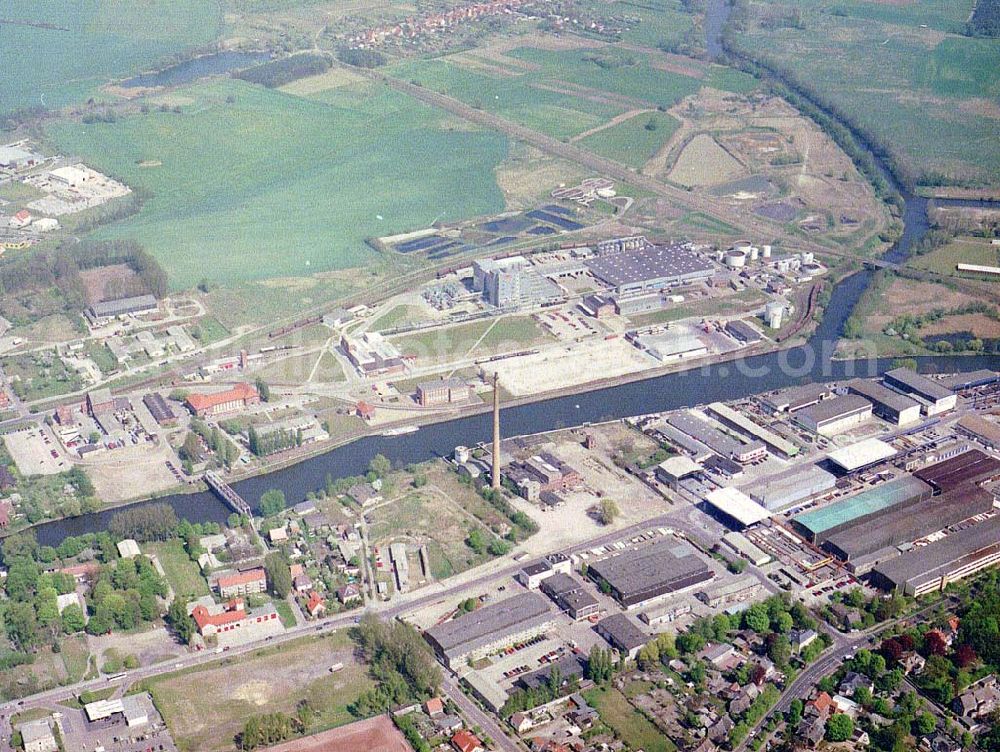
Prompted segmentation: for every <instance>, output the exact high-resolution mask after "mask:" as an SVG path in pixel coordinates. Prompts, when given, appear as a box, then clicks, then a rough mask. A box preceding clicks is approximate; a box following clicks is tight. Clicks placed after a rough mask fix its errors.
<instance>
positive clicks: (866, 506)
mask: <svg viewBox="0 0 1000 752" xmlns="http://www.w3.org/2000/svg"><path fill="white" fill-rule="evenodd" d="M932 493H933V489H932V488H931V487H930V486H929V485H927V484H926V483H924V482H923V481H921V480H920V479H918V478H912V477H909V476H907V477H903V478H897V479H895V480H891V481H889V482H887V483H883V484H881V485H879V486H875V487H874V488H871V489H869V490H867V491H862V492H861V493H859V494H857V495H855V496H851V497H848V498H846V499H843V500H841V501H836V502H834V503H833V504H828V505H826V506H825V507H820V508H819V509H812V510H810V511H808V512H803V513H802V514H799V515H796V516H795V517H793V518H792V527H794V528H795V529H796V530H797V531H798V532H799V533H800V534H802V535H804V536H805V537H806V538H807V539H808V540H810V541H811V542H813V543H822V542H823V541H825V540H826V539H827V538H829V537H830V536H831V535H834V534H835V533H838V532H840V531H841V530H843V529H845V528H847V527H851V526H853V525H856V524H858V523H862V522H867V521H869V520H872V519H874V518H875V517H877V516H879V515H881V514H882V513H883V512H885V510H887V509H889V508H890V507H895V506H898V505H912V504H915V503H916V502H918V501H921V500H923V499H929V498H930V497H931V495H932Z"/></svg>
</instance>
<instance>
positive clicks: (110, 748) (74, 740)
mask: <svg viewBox="0 0 1000 752" xmlns="http://www.w3.org/2000/svg"><path fill="white" fill-rule="evenodd" d="M143 704H144V706H145V708H146V711H147V713H148V716H149V723H147V724H144V725H142V726H136V727H133V728H129V727H128V726H127V725H126V723H125V719H124V718H123V717H122V716H121V715H120V714H116V715H113V716H111V718H108V719H106V720H103V721H96V722H94V723H91V722H90V721H88V720H87V716H86V715H85V713H84V711H83V710H71V709H64V710H63V711H62V713H61V717H59V718H58V721H59V724H60V726H61V727H62V738H63V749H64V750H65V752H93V751H94V750H96V749H100V748H102V747H103V748H104V749H105V750H107V752H177V746H176V745H175V744H174V740H173V738H172V737H171V736H170V732H169V731H168V730H167V728H166V726H165V725H164V723H163V719H162V718H160V714H159V713H157V712H156V709H155V708H154V707H153V703H152V701H151V700H149V696H148V695H146V696H145V701H144V703H143Z"/></svg>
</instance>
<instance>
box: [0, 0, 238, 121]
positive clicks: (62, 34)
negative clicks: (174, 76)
mask: <svg viewBox="0 0 1000 752" xmlns="http://www.w3.org/2000/svg"><path fill="white" fill-rule="evenodd" d="M2 13H3V17H4V18H12V19H18V20H25V21H32V22H36V23H48V24H52V25H54V26H59V27H63V28H64V29H66V30H65V31H64V30H62V29H46V28H38V27H34V26H22V25H13V24H5V25H4V26H3V29H2V32H0V44H2V45H3V48H4V49H5V50H7V51H8V52H10V53H14V51H16V54H7V55H4V57H3V64H2V65H0V92H3V95H2V96H0V115H2V114H4V113H8V112H12V111H14V110H18V109H21V108H25V107H34V106H38V105H41V106H46V107H50V108H52V107H61V106H63V105H65V104H69V103H71V102H78V101H82V100H83V99H86V98H87V97H89V96H92V95H94V94H95V93H96V92H97V89H98V88H99V87H100V86H101V85H103V84H105V83H107V82H108V80H109V79H110V78H113V77H124V76H128V75H131V74H134V73H139V72H141V71H143V70H148V69H150V68H152V67H154V66H155V65H156V64H158V63H160V62H163V61H164V59H166V58H168V57H169V56H171V55H174V54H176V53H178V52H181V51H183V50H185V49H189V48H192V47H197V46H200V45H204V44H207V43H208V42H211V41H212V40H213V39H214V38H215V37H216V35H217V34H218V33H219V32H220V31H221V25H222V9H221V7H220V4H219V2H218V1H217V0H141V1H137V0H60V1H59V2H38V0H6V2H5V3H4V4H3V10H2Z"/></svg>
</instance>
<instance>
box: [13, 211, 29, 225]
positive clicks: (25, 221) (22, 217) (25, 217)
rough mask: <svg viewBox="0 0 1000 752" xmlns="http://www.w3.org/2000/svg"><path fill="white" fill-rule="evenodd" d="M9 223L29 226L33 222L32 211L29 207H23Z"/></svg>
mask: <svg viewBox="0 0 1000 752" xmlns="http://www.w3.org/2000/svg"><path fill="white" fill-rule="evenodd" d="M8 224H9V225H10V226H11V227H27V226H28V225H29V224H31V212H29V211H28V210H27V209H21V211H19V212H17V214H15V215H14V216H13V217H11V218H10V219H9V220H8Z"/></svg>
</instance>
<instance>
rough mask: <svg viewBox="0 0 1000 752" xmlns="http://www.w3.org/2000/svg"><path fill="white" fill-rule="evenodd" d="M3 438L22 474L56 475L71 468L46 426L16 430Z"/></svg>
mask: <svg viewBox="0 0 1000 752" xmlns="http://www.w3.org/2000/svg"><path fill="white" fill-rule="evenodd" d="M3 439H4V444H6V446H7V451H8V452H10V456H11V457H12V458H13V460H14V464H16V465H17V469H18V470H19V471H20V472H21V474H22V475H55V474H56V473H61V472H63V471H64V470H68V469H69V468H68V467H67V466H66V462H65V460H63V459H62V458H61V457H60V455H59V451H58V450H57V449H56V443H55V441H54V440H53V439H52V437H51V436H49V434H48V433H47V432H46V431H45V429H44V428H32V429H29V430H25V431H14V432H12V433H8V434H5V435H4V437H3Z"/></svg>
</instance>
